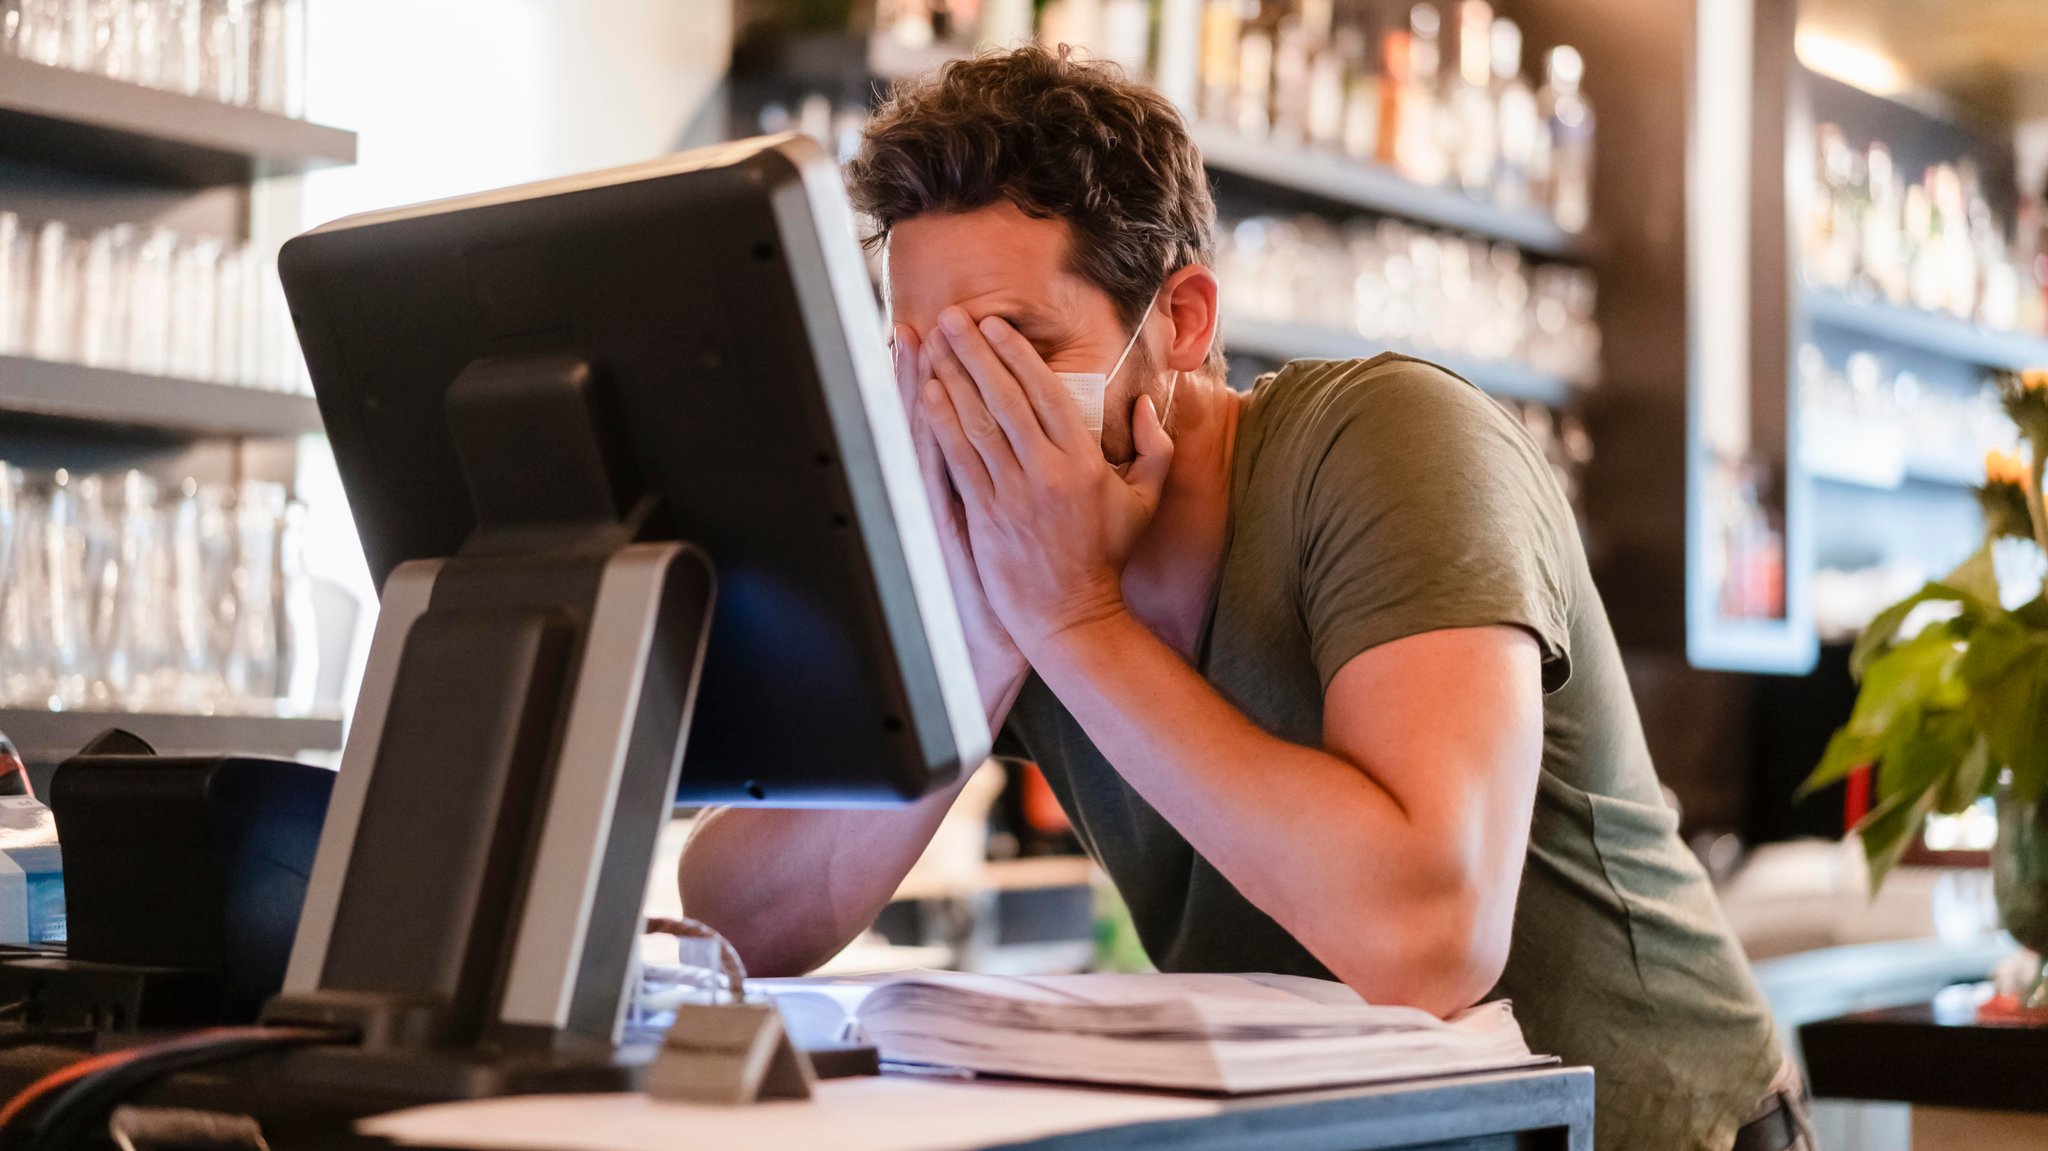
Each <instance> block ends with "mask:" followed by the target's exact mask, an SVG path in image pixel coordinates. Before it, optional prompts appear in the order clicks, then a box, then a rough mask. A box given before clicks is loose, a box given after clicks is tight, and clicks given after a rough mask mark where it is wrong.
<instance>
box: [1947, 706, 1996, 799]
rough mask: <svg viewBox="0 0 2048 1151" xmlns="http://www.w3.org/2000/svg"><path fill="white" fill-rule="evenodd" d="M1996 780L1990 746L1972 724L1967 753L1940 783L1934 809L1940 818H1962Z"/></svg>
mask: <svg viewBox="0 0 2048 1151" xmlns="http://www.w3.org/2000/svg"><path fill="white" fill-rule="evenodd" d="M1996 778H1997V777H1996V776H1995V775H1994V774H1993V772H1992V770H1991V745H1990V744H1989V743H1987V742H1985V739H1984V736H1983V735H1982V734H1981V733H1979V732H1978V731H1977V730H1976V727H1975V725H1974V724H1973V725H1972V726H1971V729H1970V750H1969V751H1967V752H1964V753H1963V758H1962V762H1960V763H1958V764H1957V765H1956V769H1955V771H1953V772H1951V773H1950V774H1949V776H1948V778H1947V779H1945V780H1943V781H1942V785H1941V794H1940V796H1939V797H1938V798H1936V799H1935V801H1934V809H1935V810H1936V811H1939V812H1940V813H1942V814H1943V815H1958V814H1961V813H1962V812H1964V811H1966V810H1968V809H1969V807H1970V805H1971V804H1973V803H1976V802H1977V801H1978V800H1979V799H1982V798H1983V797H1984V796H1985V795H1986V794H1987V793H1988V792H1989V791H1990V789H1991V784H1992V783H1993V782H1994V781H1995V780H1996Z"/></svg>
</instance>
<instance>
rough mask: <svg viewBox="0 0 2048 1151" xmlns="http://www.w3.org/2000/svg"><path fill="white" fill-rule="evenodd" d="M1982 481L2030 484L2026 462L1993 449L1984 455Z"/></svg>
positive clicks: (2010, 454)
mask: <svg viewBox="0 0 2048 1151" xmlns="http://www.w3.org/2000/svg"><path fill="white" fill-rule="evenodd" d="M2044 377H2048V373H2044ZM2029 386H2030V387H2031V386H2032V385H2029ZM1984 480H1985V482H1986V483H1992V484H2011V485H2012V486H2014V487H2016V488H2024V487H2027V486H2029V482H2030V476H2029V475H2028V468H2027V461H2026V460H2024V459H2022V458H2020V457H2019V456H2018V455H2016V454H2014V453H2012V452H2001V451H1999V450H1998V449H1996V448H1993V449H1991V450H1990V451H1988V452H1986V453H1984Z"/></svg>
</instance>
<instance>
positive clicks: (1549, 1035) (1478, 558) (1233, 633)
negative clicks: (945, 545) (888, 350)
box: [998, 355, 1780, 1151]
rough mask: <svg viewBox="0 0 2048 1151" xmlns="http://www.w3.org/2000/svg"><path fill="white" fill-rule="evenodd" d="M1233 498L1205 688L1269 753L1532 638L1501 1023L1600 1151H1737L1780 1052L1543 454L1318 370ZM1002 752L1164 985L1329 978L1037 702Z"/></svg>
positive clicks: (1250, 415) (1409, 393)
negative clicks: (1419, 655)
mask: <svg viewBox="0 0 2048 1151" xmlns="http://www.w3.org/2000/svg"><path fill="white" fill-rule="evenodd" d="M1232 472H1233V474H1232V477H1231V506H1230V530H1229V536H1228V541H1227V543H1226V545H1225V547H1224V552H1223V559H1222V567H1221V572H1220V574H1219V576H1218V581H1217V588H1216V592H1215V603H1214V605H1213V607H1212V608H1211V610H1210V618H1209V620H1208V622H1207V624H1206V625H1205V627H1204V630H1203V633H1202V639H1201V642H1200V645H1199V650H1198V653H1197V660H1196V662H1197V665H1198V667H1199V669H1200V671H1201V672H1202V674H1203V675H1204V677H1205V678H1206V679H1207V680H1208V681H1209V683H1211V684H1212V685H1214V686H1215V688H1216V689H1217V690H1218V691H1219V692H1221V693H1222V695H1223V696H1224V697H1225V698H1226V699H1228V700H1230V701H1231V702H1232V703H1234V704H1235V705H1236V706H1237V707H1238V708H1240V709H1241V710H1242V711H1243V712H1244V713H1245V714H1246V715H1247V716H1249V717H1250V718H1251V719H1252V720H1253V721H1254V722H1256V723H1258V724H1259V725H1260V726H1261V727H1262V728H1264V729H1265V730H1267V731H1269V732H1271V733H1272V734H1274V735H1276V736H1278V737H1280V738H1282V739H1285V740H1289V741H1291V742H1294V743H1297V744H1303V745H1309V746H1317V745H1319V744H1320V740H1321V733H1322V726H1323V725H1322V720H1323V692H1324V689H1325V688H1326V687H1328V686H1329V683H1330V680H1331V678H1332V677H1333V676H1335V675H1336V674H1337V670H1338V669H1339V668H1341V667H1342V666H1344V664H1345V663H1346V662H1347V661H1348V660H1350V659H1351V658H1352V657H1353V656H1355V655H1357V654H1359V653H1360V652H1362V651H1365V650H1366V649H1368V648H1371V647H1373V646H1375V645H1377V644H1382V643H1386V642H1388V641H1390V640H1395V639H1400V638H1402V637H1404V636H1410V635H1415V634H1418V633H1421V632H1427V631H1435V630H1438V629H1442V628H1461V627H1477V626H1485V625H1494V624H1505V625H1512V626H1516V627H1521V628H1524V629H1526V630H1527V631H1528V632H1529V633H1530V634H1532V635H1533V636H1535V638H1536V640H1537V641H1538V643H1539V644H1540V646H1541V649H1542V666H1543V687H1544V690H1545V692H1546V695H1545V699H1544V725H1543V726H1544V733H1543V734H1544V739H1543V766H1542V773H1541V777H1540V781H1539V784H1538V789H1537V795H1536V804H1535V810H1534V812H1533V814H1532V818H1531V823H1530V833H1529V854H1528V859H1527V863H1526V865H1525V866H1524V868H1523V872H1522V882H1521V891H1520V895H1519V898H1518V900H1517V903H1516V906H1515V924H1514V933H1513V941H1512V944H1511V946H1510V950H1509V954H1508V961H1507V969H1506V973H1505V974H1503V975H1502V977H1501V980H1500V984H1499V985H1498V986H1497V987H1496V988H1495V989H1494V992H1493V995H1491V996H1489V998H1500V997H1506V998H1509V999H1512V1000H1513V1001H1514V1004H1515V1013H1516V1015H1517V1017H1518V1018H1519V1019H1520V1021H1521V1024H1522V1029H1523V1031H1524V1032H1525V1033H1526V1034H1527V1036H1528V1040H1529V1045H1530V1047H1531V1048H1532V1049H1534V1050H1536V1051H1537V1052H1540V1053H1545V1054H1551V1055H1556V1056H1559V1057H1560V1058H1562V1059H1563V1060H1564V1061H1565V1062H1566V1063H1568V1064H1589V1065H1591V1066H1592V1067H1593V1068H1594V1069H1595V1072H1596V1080H1595V1096H1596V1099H1597V1116H1596V1122H1595V1126H1594V1131H1595V1143H1596V1146H1598V1147H1599V1148H1601V1149H1602V1151H1621V1149H1624V1148H1626V1149H1627V1151H1663V1149H1692V1148H1715V1149H1720V1148H1726V1147H1728V1146H1729V1144H1730V1142H1731V1141H1732V1139H1733V1136H1734V1132H1735V1130H1736V1128H1737V1127H1738V1126H1739V1125H1740V1124H1741V1122H1742V1120H1743V1119H1744V1118H1745V1117H1747V1116H1748V1114H1749V1113H1750V1112H1751V1111H1753V1110H1754V1108H1755V1106H1756V1104H1757V1103H1758V1102H1759V1101H1760V1100H1761V1099H1762V1098H1763V1096H1764V1093H1765V1091H1766V1089H1767V1087H1768V1085H1769V1083H1770V1080H1771V1077H1772V1074H1773V1073H1774V1072H1775V1071H1776V1070H1777V1069H1778V1065H1779V1059H1780V1052H1779V1046H1778V1041H1777V1038H1776V1035H1775V1033H1774V1031H1773V1028H1772V1024H1771V1020H1770V1016H1769V1014H1768V1012H1767V1010H1766V1008H1765V1006H1764V1004H1763V1001H1762V999H1761V998H1760V997H1759V995H1758V993H1757V991H1756V988H1755V986H1754V984H1753V983H1752V982H1751V979H1750V975H1749V971H1748V967H1747V965H1746V963H1745V961H1744V959H1743V957H1742V955H1741V953H1740V952H1739V951H1738V949H1737V947H1736V945H1735V943H1734V941H1733V940H1732V938H1731V937H1730V935H1729V933H1728V930H1727V928H1726V926H1725V925H1724V924H1723V921H1722V918H1721V913H1720V909H1719V906H1718V904H1717V903H1716V901H1715V897H1714V892H1713V890H1712V888H1711V886H1710V885H1709V884H1708V881H1707V878H1706V875H1705V873H1704V872H1703V871H1702V870H1701V869H1700V867H1699V866H1698V864H1697V863H1696V862H1695V861H1694V859H1693V857H1692V854H1691V853H1690V852H1689V851H1688V850H1687V849H1686V848H1685V846H1684V845H1683V844H1682V843H1680V841H1679V839H1678V835H1677V819H1676V818H1675V817H1674V816H1673V815H1672V813H1671V811H1670V810H1669V809H1668V808H1667V807H1666V806H1665V805H1664V802H1663V798H1662V795H1661V793H1660V790H1659V788H1658V784H1657V778H1656V775H1655V773H1654V771H1653V769H1652V768H1651V765H1650V756H1649V751H1648V749H1647V747H1646V746H1645V744H1644V741H1643V733H1642V725H1641V721H1640V720H1639V719H1638V718H1637V715H1636V708H1635V702H1634V699H1633V698H1632V697H1631V695H1630V692H1629V686H1628V681H1627V678H1626V676H1625V674H1624V672H1623V669H1622V663H1621V657H1620V653H1619V651H1618V650H1617V648H1616V646H1615V642H1614V637H1613V635H1612V633H1611V632H1610V631H1609V628H1608V622H1607V614H1606V610H1605V609H1604V608H1603V607H1602V606H1601V603H1600V597H1599V594H1598V593H1597V592H1596V591H1595V590H1594V587H1593V581H1592V578H1591V576H1590V575H1589V574H1588V570H1587V565H1586V558H1585V553H1584V550H1583V548H1582V547H1581V546H1580V542H1579V537H1578V532H1577V528H1576V526H1575V523H1574V521H1573V518H1572V513H1571V510H1570V508H1569V506H1568V505H1567V504H1566V502H1565V499H1564V497H1563V495H1562V493H1561V492H1560V490H1559V489H1558V486H1557V484H1556V481H1555V479H1554V478H1553V477H1552V475H1551V472H1550V469H1549V466H1548V465H1547V464H1546V462H1545V461H1544V459H1543V457H1542V455H1541V453H1540V452H1539V451H1538V450H1537V448H1536V446H1535V444H1534V443H1533V442H1532V441H1531V440H1530V439H1529V437H1528V436H1527V434H1526V433H1525V432H1524V431H1523V429H1522V428H1521V426H1520V425H1519V423H1517V422H1516V421H1515V420H1514V419H1512V418H1511V417H1509V416H1508V415H1507V413H1505V412H1504V411H1502V410H1501V409H1500V407H1499V406H1498V405H1496V404H1495V403H1494V402H1493V401H1492V400H1491V399H1490V398H1488V397H1487V396H1486V395H1485V394H1483V393H1482V392H1480V391H1479V389H1477V388H1475V387H1473V386H1472V385H1471V384H1468V383H1466V382H1465V381H1463V380H1461V379H1459V378H1457V377H1456V376H1453V375H1450V374H1449V373H1447V372H1444V371H1442V370H1441V369H1439V368H1436V367H1434V366H1432V365H1429V364H1426V363H1423V362H1422V361H1419V360H1413V359H1409V358H1406V357H1401V356H1393V355H1385V356H1379V357H1377V358H1375V359H1372V360H1366V361H1319V360H1306V361H1297V362H1295V363H1292V364H1289V365H1288V366H1287V367H1286V368H1284V369H1282V370H1281V371H1279V372H1277V373H1275V374H1273V375H1270V376H1266V377H1263V378H1262V379H1260V381H1259V382H1258V384H1257V386H1256V388H1255V390H1254V391H1253V393H1252V395H1251V398H1250V400H1249V402H1248V404H1247V406H1246V408H1245V410H1244V412H1243V416H1242V419H1241V422H1240V424H1239V429H1238V441H1237V454H1236V459H1235V461H1234V463H1233V465H1232ZM998 749H999V753H1002V754H1009V755H1022V756H1024V757H1026V758H1029V759H1032V760H1034V761H1036V762H1037V763H1038V765H1039V766H1040V767H1041V768H1043V769H1044V771H1045V774H1046V777H1047V779H1048V780H1049V781H1050V782H1051V784H1052V787H1053V790H1054V791H1055V792H1056V793H1057V794H1058V796H1059V799H1060V802H1061V803H1062V804H1063V805H1064V806H1065V808H1066V810H1067V813H1068V815H1069V816H1070V817H1071V819H1072V820H1073V824H1074V828H1075V831H1076V832H1077V834H1078V835H1079V836H1080V839H1081V842H1082V843H1083V844H1084V845H1085V846H1086V848H1087V850H1088V852H1089V853H1090V854H1091V855H1093V856H1094V857H1095V858H1096V860H1097V861H1098V862H1100V863H1101V865H1102V867H1103V869H1104V870H1105V871H1107V872H1108V874H1109V877H1110V879H1111V880H1112V881H1114V882H1115V884H1116V887H1117V890H1118V891H1119V892H1120V893H1121V894H1122V895H1123V898H1124V900H1125V902H1126V903H1128V904H1129V906H1130V909H1131V914H1132V917H1133V919H1134V920H1135V922H1136V926H1137V930H1138V934H1139V937H1140V938H1141V939H1142V940H1143V942H1144V944H1145V947H1146V950H1147V951H1148V952H1149V953H1150V955H1151V957H1152V960H1153V962H1154V963H1156V964H1157V965H1158V966H1159V967H1160V968H1161V969H1163V970H1167V971H1223V972H1237V971H1274V972H1285V973H1290V974H1297V975H1309V976H1317V977H1321V978H1325V979H1327V978H1330V977H1331V976H1330V973H1329V971H1328V969H1326V968H1325V967H1324V966H1323V965H1322V964H1321V963H1319V962H1317V960H1316V959H1315V957H1314V956H1312V955H1310V954H1309V952H1308V951H1307V950H1306V949H1305V948H1304V947H1303V946H1302V945H1301V944H1300V943H1298V942H1296V940H1295V939H1294V938H1293V936H1291V935H1289V934H1288V932H1287V931H1286V929H1284V928H1282V927H1281V926H1280V925H1279V924H1278V923H1276V922H1274V921H1273V919H1272V918H1271V917H1269V916H1267V915H1266V914H1265V913H1264V912H1262V911H1260V910H1259V909H1258V908H1257V907H1254V906H1253V905H1252V904H1251V903H1250V902H1249V901H1247V900H1246V899H1245V897H1244V896H1242V895H1240V894H1239V893H1238V891H1237V890H1236V889H1235V888H1234V887H1232V886H1231V884H1230V881H1229V880H1228V879H1226V878H1225V877H1224V876H1223V874H1222V873H1221V872H1219V871H1218V870H1217V869H1216V868H1215V867H1214V866H1213V865H1211V864H1210V863H1209V861H1208V860H1206V859H1204V858H1203V857H1202V856H1201V855H1200V854H1199V853H1198V852H1196V851H1195V850H1194V848H1193V847H1191V846H1189V844H1188V842H1187V840H1186V839H1184V838H1182V837H1181V835H1180V833H1179V832H1177V831H1175V830H1174V828H1173V826H1172V825H1171V824H1169V823H1167V821H1166V820H1165V819H1164V818H1162V817H1161V816H1160V815H1159V813H1158V812H1156V811H1154V810H1153V809H1152V807H1151V806H1150V805H1149V804H1147V803H1146V802H1145V801H1144V799H1142V798H1141V797H1140V796H1139V795H1138V793H1137V792H1136V791H1134V790H1132V789H1131V787H1130V786H1129V785H1128V784H1126V783H1125V782H1124V781H1123V779H1122V778H1121V777H1120V776H1118V774H1117V772H1116V769H1115V767H1114V766H1112V765H1111V764H1110V763H1109V762H1108V761H1107V760H1105V759H1104V758H1103V757H1102V754H1101V753H1100V752H1098V751H1097V750H1096V749H1095V746H1094V744H1093V743H1091V742H1090V741H1089V739H1088V736H1087V735H1086V733H1084V732H1083V731H1082V730H1081V728H1080V725H1079V724H1077V723H1076V722H1075V721H1074V719H1073V717H1072V716H1071V715H1069V714H1068V712H1067V710H1066V709H1065V708H1064V707H1062V706H1061V704H1060V701H1059V700H1058V699H1057V698H1055V697H1054V696H1053V694H1052V692H1051V691H1050V690H1049V689H1048V688H1047V687H1046V686H1045V684H1044V682H1043V681H1041V680H1039V679H1038V678H1037V677H1035V676H1033V677H1031V679H1030V680H1028V681H1027V683H1026V685H1025V688H1024V690H1023V693H1022V694H1021V696H1020V697H1019V698H1018V700H1017V703H1016V706H1015V708H1014V709H1013V710H1012V712H1011V714H1010V717H1009V720H1008V723H1007V724H1006V726H1005V731H1004V736H1003V739H1002V740H1000V741H999V745H998ZM1244 770H1246V771H1253V772H1255V771H1258V770H1259V765H1258V764H1256V763H1247V764H1245V765H1244ZM1329 913H1330V914H1331V915H1342V914H1344V913H1345V912H1344V909H1343V908H1341V907H1332V908H1330V909H1329ZM1382 929H1384V925H1377V924H1371V923H1361V924H1359V925H1358V930H1360V931H1376V930H1382Z"/></svg>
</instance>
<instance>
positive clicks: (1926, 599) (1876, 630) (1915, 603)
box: [1849, 583, 1974, 682]
mask: <svg viewBox="0 0 2048 1151" xmlns="http://www.w3.org/2000/svg"><path fill="white" fill-rule="evenodd" d="M1973 598H1974V597H1972V596H1971V595H1970V593H1969V592H1966V591H1963V590H1962V589H1960V588H1955V587H1950V586H1949V585H1947V584H1944V583H1929V584H1927V585H1925V586H1923V587H1922V588H1921V589H1920V590H1919V591H1916V592H1914V593H1913V594H1912V595H1909V596H1907V597H1906V598H1905V599H1902V600H1900V601H1899V602H1897V603H1895V604H1893V605H1892V606H1890V607H1888V608H1886V609H1884V610H1883V611H1881V612H1879V613H1877V617H1876V618H1875V619H1872V620H1871V621H1870V626H1869V627H1866V628H1864V629H1863V634H1862V635H1860V636H1858V637H1857V638H1856V646H1855V647H1854V648H1853V649H1851V650H1850V652H1849V672H1850V674H1851V675H1854V676H1855V677H1856V679H1857V680H1858V681H1859V682H1861V681H1862V680H1863V679H1864V678H1865V677H1866V676H1868V675H1869V674H1870V669H1871V666H1872V665H1873V664H1875V663H1876V662H1877V660H1878V659H1879V657H1881V656H1883V655H1884V654H1885V653H1887V652H1889V651H1892V650H1895V649H1894V648H1893V641H1894V640H1896V639H1898V637H1899V628H1901V627H1903V626H1905V623H1906V617H1907V616H1909V615H1912V614H1913V609H1914V608H1916V607H1919V606H1920V605H1921V604H1923V603H1939V602H1954V603H1962V604H1964V605H1966V606H1968V605H1969V603H1970V601H1971V600H1972V599H1973ZM1921 634H1922V635H1925V634H1926V633H1925V632H1922V633H1921ZM1907 642H1908V643H1910V642H1912V641H1911V640H1908V641H1907Z"/></svg>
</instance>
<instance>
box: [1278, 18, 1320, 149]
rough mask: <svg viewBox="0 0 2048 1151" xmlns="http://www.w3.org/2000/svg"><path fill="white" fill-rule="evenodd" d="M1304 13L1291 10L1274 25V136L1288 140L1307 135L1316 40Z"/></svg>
mask: <svg viewBox="0 0 2048 1151" xmlns="http://www.w3.org/2000/svg"><path fill="white" fill-rule="evenodd" d="M1304 15H1305V14H1304V13H1295V12H1290V13H1288V14H1286V15H1284V16H1282V17H1281V18H1280V20H1279V22H1278V23H1277V24H1276V25H1275V26H1274V29H1273V137H1274V138H1275V139H1277V140H1280V141H1281V142H1283V143H1287V144H1300V143H1302V142H1303V141H1305V140H1306V139H1307V138H1308V100H1309V63H1310V59H1311V57H1312V54H1313V52H1314V50H1315V44H1316V41H1315V40H1313V39H1312V38H1311V37H1310V35H1309V30H1308V24H1307V21H1306V20H1305V19H1304V18H1303V16H1304Z"/></svg>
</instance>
